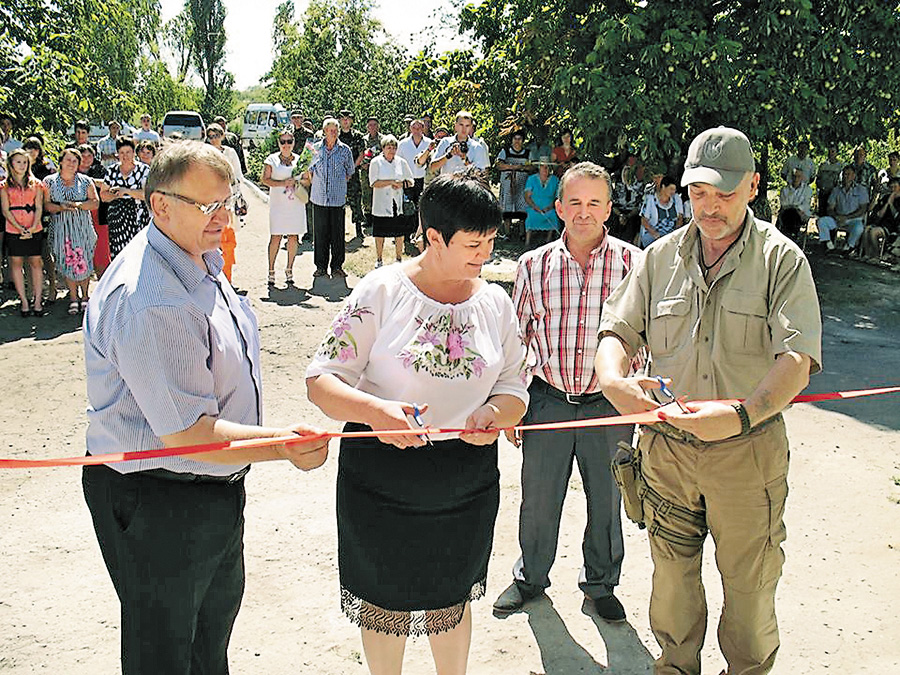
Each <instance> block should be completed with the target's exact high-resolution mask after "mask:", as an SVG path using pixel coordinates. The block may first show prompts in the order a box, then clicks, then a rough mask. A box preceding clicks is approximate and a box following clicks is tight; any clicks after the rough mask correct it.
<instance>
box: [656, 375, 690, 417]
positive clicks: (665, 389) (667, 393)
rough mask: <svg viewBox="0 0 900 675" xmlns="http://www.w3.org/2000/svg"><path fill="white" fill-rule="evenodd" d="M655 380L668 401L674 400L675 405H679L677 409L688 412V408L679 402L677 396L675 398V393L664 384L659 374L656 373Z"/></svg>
mask: <svg viewBox="0 0 900 675" xmlns="http://www.w3.org/2000/svg"><path fill="white" fill-rule="evenodd" d="M656 381H657V382H659V390H660V391H661V392H662V394H663V396H665V397H666V398H668V399H669V403H671V402H673V401H674V402H675V404H676V405H677V406H678V407H679V409H680V410H681V412H683V413H686V414H690V412H691V411H690V410H688V409H687V408H685V407H684V406H683V405H682V404H681V401H679V400H678V399H677V398H675V394H673V393H672V390H671V389H669V388H668V387H667V386H666V383H665V382H664V381H663V379H662V377H660V376H658V375H657V377H656Z"/></svg>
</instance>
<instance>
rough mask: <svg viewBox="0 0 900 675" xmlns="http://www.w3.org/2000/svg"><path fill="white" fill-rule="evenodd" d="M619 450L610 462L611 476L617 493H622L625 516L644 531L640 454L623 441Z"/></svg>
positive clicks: (620, 442)
mask: <svg viewBox="0 0 900 675" xmlns="http://www.w3.org/2000/svg"><path fill="white" fill-rule="evenodd" d="M618 446H619V449H618V450H616V454H615V455H614V456H613V460H612V474H613V479H614V480H615V481H616V485H617V486H618V487H619V492H621V493H622V503H623V504H624V505H625V515H626V516H628V518H629V520H632V521H634V522H635V523H637V525H638V527H640V528H641V529H644V527H645V524H644V505H643V502H642V500H641V494H640V493H641V490H640V489H639V487H640V484H641V483H643V481H642V480H641V453H640V451H639V450H638V449H637V448H633V447H631V446H630V445H629V444H628V443H626V442H625V441H619V444H618Z"/></svg>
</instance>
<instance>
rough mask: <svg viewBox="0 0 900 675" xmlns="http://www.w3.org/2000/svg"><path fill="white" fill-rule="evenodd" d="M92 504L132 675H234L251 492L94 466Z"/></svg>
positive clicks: (87, 489) (89, 480) (125, 669)
mask: <svg viewBox="0 0 900 675" xmlns="http://www.w3.org/2000/svg"><path fill="white" fill-rule="evenodd" d="M82 485H83V487H84V497H85V501H86V502H87V505H88V509H90V512H91V517H92V518H93V521H94V530H95V532H96V534H97V541H98V542H99V544H100V552H101V553H102V554H103V560H104V562H105V563H106V568H107V569H108V570H109V575H110V577H111V578H112V582H113V586H114V587H115V589H116V594H117V595H118V596H119V602H120V603H121V609H122V617H121V620H122V629H121V633H122V674H123V675H227V673H228V641H229V639H230V637H231V629H232V627H233V625H234V620H235V618H236V617H237V613H238V609H239V608H240V605H241V597H242V596H243V593H244V555H243V533H244V516H243V510H244V484H243V480H240V481H238V482H236V483H232V484H226V483H182V482H173V481H168V480H161V479H158V478H152V477H149V476H146V475H144V474H141V473H135V474H128V475H123V474H120V473H118V472H116V471H113V470H112V469H110V468H109V467H106V466H103V465H99V466H87V467H85V468H84V472H83V474H82Z"/></svg>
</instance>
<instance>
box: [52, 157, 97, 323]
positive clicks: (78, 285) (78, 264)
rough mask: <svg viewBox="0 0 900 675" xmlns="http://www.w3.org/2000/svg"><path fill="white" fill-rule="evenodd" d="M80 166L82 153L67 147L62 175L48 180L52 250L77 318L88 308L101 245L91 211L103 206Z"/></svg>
mask: <svg viewBox="0 0 900 675" xmlns="http://www.w3.org/2000/svg"><path fill="white" fill-rule="evenodd" d="M80 165H81V153H79V152H78V151H77V150H75V149H74V148H67V149H65V150H63V151H62V154H61V155H60V157H59V173H54V174H53V175H51V176H47V178H45V179H44V186H45V192H46V194H47V196H48V197H49V199H48V201H46V202H45V204H44V207H45V208H46V209H47V211H48V212H50V213H51V214H52V216H53V218H52V221H53V222H52V228H51V232H50V241H51V246H50V247H51V249H52V250H53V258H54V260H56V268H57V272H58V273H59V274H60V275H61V276H63V277H64V278H65V281H66V286H68V287H69V309H68V313H69V314H73V315H74V314H78V313H79V312H81V311H83V310H84V309H85V308H86V307H87V301H88V285H89V284H90V282H91V272H93V269H94V265H93V263H94V248H95V247H96V245H97V233H96V232H95V231H94V222H93V220H92V219H91V209H96V208H97V207H98V206H100V200H99V199H98V198H97V190H96V189H95V188H94V183H93V181H92V180H91V179H90V178H88V177H87V176H85V175H83V174H80V173H78V167H79V166H80Z"/></svg>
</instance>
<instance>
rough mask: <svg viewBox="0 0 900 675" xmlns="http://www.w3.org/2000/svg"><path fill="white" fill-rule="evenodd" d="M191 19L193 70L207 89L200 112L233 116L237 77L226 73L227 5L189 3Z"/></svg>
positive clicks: (207, 0) (211, 0)
mask: <svg viewBox="0 0 900 675" xmlns="http://www.w3.org/2000/svg"><path fill="white" fill-rule="evenodd" d="M185 9H187V10H188V11H189V13H190V17H191V23H192V26H191V29H190V32H189V40H190V44H191V52H192V55H193V60H194V69H195V70H196V72H197V75H199V76H200V79H201V80H202V81H203V86H204V88H205V89H206V97H205V98H204V100H203V106H202V108H201V113H202V114H203V116H204V117H205V118H212V117H215V116H216V115H224V116H225V117H226V118H229V117H231V113H232V110H231V108H232V105H233V98H232V87H233V86H234V76H233V75H232V74H231V73H229V72H228V71H226V70H225V42H226V35H225V14H226V12H225V5H224V4H223V3H222V0H187V4H186V5H185Z"/></svg>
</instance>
